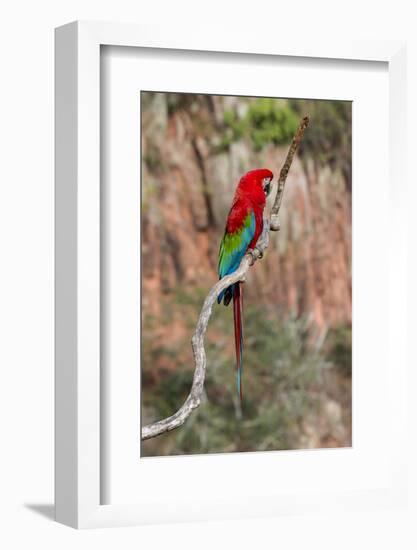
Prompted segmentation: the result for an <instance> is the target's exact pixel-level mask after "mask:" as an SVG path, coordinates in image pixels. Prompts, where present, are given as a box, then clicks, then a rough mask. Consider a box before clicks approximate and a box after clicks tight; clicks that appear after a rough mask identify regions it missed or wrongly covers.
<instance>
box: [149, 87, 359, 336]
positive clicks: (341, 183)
mask: <svg viewBox="0 0 417 550" xmlns="http://www.w3.org/2000/svg"><path fill="white" fill-rule="evenodd" d="M233 102H234V103H233ZM175 107H176V108H172V106H171V107H170V103H169V98H167V96H166V95H165V94H152V95H151V96H149V97H147V98H146V100H145V99H143V109H142V128H143V134H142V159H143V160H142V297H143V313H144V315H146V314H148V313H149V314H152V315H153V316H155V317H156V318H157V317H158V316H159V315H161V307H162V304H163V302H164V300H165V297H166V296H167V295H169V293H170V292H171V291H172V290H173V289H175V288H178V287H183V288H188V289H192V288H197V287H198V288H206V289H207V290H208V289H209V288H210V287H211V286H212V285H213V283H214V282H215V281H216V279H217V253H218V247H219V242H220V239H221V236H222V233H223V230H224V223H225V219H226V216H227V213H228V210H229V208H230V204H231V200H232V196H233V193H234V190H235V187H236V185H237V183H238V181H239V178H240V177H241V175H242V174H243V173H244V172H245V171H247V170H249V169H252V168H256V167H267V168H270V169H271V170H272V171H273V173H274V175H275V178H276V177H277V176H278V175H279V171H280V168H281V166H282V163H283V160H284V158H285V155H286V152H287V149H288V147H287V145H273V144H272V145H266V146H265V147H263V148H262V150H260V151H254V149H253V147H252V146H251V143H250V142H248V140H247V139H244V138H242V139H238V140H234V141H233V140H232V141H231V142H230V143H228V144H227V147H221V146H219V141H220V137H219V136H221V123H222V120H223V117H224V113H225V112H226V110H227V109H229V108H231V107H233V108H235V109H236V110H237V111H238V109H239V108H242V109H245V105H244V104H243V105H239V102H238V100H237V99H236V98H220V97H218V98H210V97H208V96H207V97H204V96H200V98H199V100H198V101H197V102H195V103H194V104H191V105H189V106H187V109H185V108H181V106H175ZM312 124H314V119H313V120H312ZM307 131H308V130H307ZM307 153H308V151H304V154H303V156H302V157H301V159H300V157H298V158H296V159H295V160H294V163H293V165H292V168H291V171H290V174H289V177H288V180H287V185H286V189H285V194H284V200H283V205H282V208H281V213H280V216H281V231H280V232H278V233H275V234H271V236H272V239H271V244H270V247H269V249H268V252H267V254H266V256H265V258H264V259H263V260H262V261H260V262H257V264H256V266H255V267H254V269H252V270H251V271H250V275H249V277H248V281H247V284H246V286H245V294H246V296H247V298H248V300H252V301H257V302H258V303H264V304H265V306H267V307H269V308H274V309H275V310H276V311H277V313H278V314H279V315H280V316H282V317H283V318H285V317H286V316H288V315H290V314H292V315H294V316H305V317H307V318H309V319H310V320H311V322H312V325H311V326H312V331H313V334H314V337H315V339H316V340H320V339H321V338H322V337H323V335H325V333H326V331H327V330H328V329H329V328H331V327H336V326H338V325H342V324H349V323H350V322H351V243H352V236H351V192H350V182H348V181H347V180H346V174H344V173H343V172H342V170H341V169H340V168H338V167H333V168H331V167H330V166H329V165H320V163H319V162H318V161H317V160H316V159H314V158H312V156H309V155H308V154H307ZM274 195H275V191H273V193H271V197H270V201H271V202H272V200H273V196H274Z"/></svg>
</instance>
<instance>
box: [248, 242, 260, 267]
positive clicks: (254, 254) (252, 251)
mask: <svg viewBox="0 0 417 550" xmlns="http://www.w3.org/2000/svg"><path fill="white" fill-rule="evenodd" d="M247 254H249V255H250V257H251V258H252V261H251V264H250V265H253V264H254V263H255V262H256V260H257V259H259V260H260V259H261V258H263V255H264V253H263V252H262V250H261V249H260V248H258V247H257V246H255V248H248V251H247Z"/></svg>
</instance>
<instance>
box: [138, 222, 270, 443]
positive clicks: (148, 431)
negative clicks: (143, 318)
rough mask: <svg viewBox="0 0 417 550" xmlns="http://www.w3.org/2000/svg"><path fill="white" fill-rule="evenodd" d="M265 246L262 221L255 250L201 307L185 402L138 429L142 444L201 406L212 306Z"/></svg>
mask: <svg viewBox="0 0 417 550" xmlns="http://www.w3.org/2000/svg"><path fill="white" fill-rule="evenodd" d="M268 244H269V220H266V219H265V220H264V228H263V232H262V235H261V236H260V238H259V239H258V242H257V244H256V248H255V249H254V250H252V251H251V252H250V253H248V254H246V255H245V256H244V257H243V259H242V261H241V262H240V265H239V267H238V269H237V270H236V271H234V272H233V273H232V274H231V275H226V276H225V277H223V278H222V279H220V281H218V282H217V283H216V284H215V285H214V286H213V288H212V289H211V290H210V292H209V293H208V295H207V297H206V299H205V301H204V304H203V307H202V309H201V312H200V316H199V318H198V321H197V326H196V329H195V332H194V335H193V337H192V339H191V345H192V348H193V355H194V362H195V371H194V378H193V384H192V386H191V391H190V393H189V395H188V397H187V399H186V400H185V402H184V404H183V406H182V407H181V408H180V409H178V411H177V412H176V413H175V414H173V415H172V416H169V417H168V418H164V419H163V420H160V421H159V422H154V423H153V424H148V425H147V426H144V427H143V428H142V440H145V439H150V438H152V437H156V436H157V435H160V434H162V433H164V432H169V431H171V430H174V429H175V428H178V427H179V426H182V425H183V424H184V422H185V421H186V420H187V418H188V417H189V416H190V414H191V413H192V412H193V410H194V409H196V408H197V407H198V406H199V405H200V403H201V396H202V395H203V389H204V378H205V375H206V352H205V349H204V334H205V333H206V330H207V325H208V322H209V319H210V316H211V311H212V309H213V305H214V303H215V301H216V300H217V297H218V296H219V294H220V293H221V292H222V291H223V290H225V289H226V288H227V287H229V286H230V285H232V284H233V283H237V282H238V281H244V280H245V275H246V273H247V272H248V270H249V268H250V266H251V265H253V264H254V263H255V262H256V260H257V259H258V258H260V257H262V255H263V253H264V252H265V250H266V249H267V248H268Z"/></svg>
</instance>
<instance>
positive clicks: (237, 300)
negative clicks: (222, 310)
mask: <svg viewBox="0 0 417 550" xmlns="http://www.w3.org/2000/svg"><path fill="white" fill-rule="evenodd" d="M242 316H243V287H242V283H235V284H234V285H233V321H234V327H235V350H236V386H237V393H238V395H239V399H240V402H242V398H243V392H242V368H243V325H242Z"/></svg>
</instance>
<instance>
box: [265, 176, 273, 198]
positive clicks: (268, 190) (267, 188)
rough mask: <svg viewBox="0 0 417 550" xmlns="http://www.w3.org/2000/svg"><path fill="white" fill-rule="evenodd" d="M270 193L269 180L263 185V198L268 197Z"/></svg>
mask: <svg viewBox="0 0 417 550" xmlns="http://www.w3.org/2000/svg"><path fill="white" fill-rule="evenodd" d="M270 192H271V180H269V181H268V183H266V184H265V185H264V193H265V197H267V196H268V195H269V193H270Z"/></svg>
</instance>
